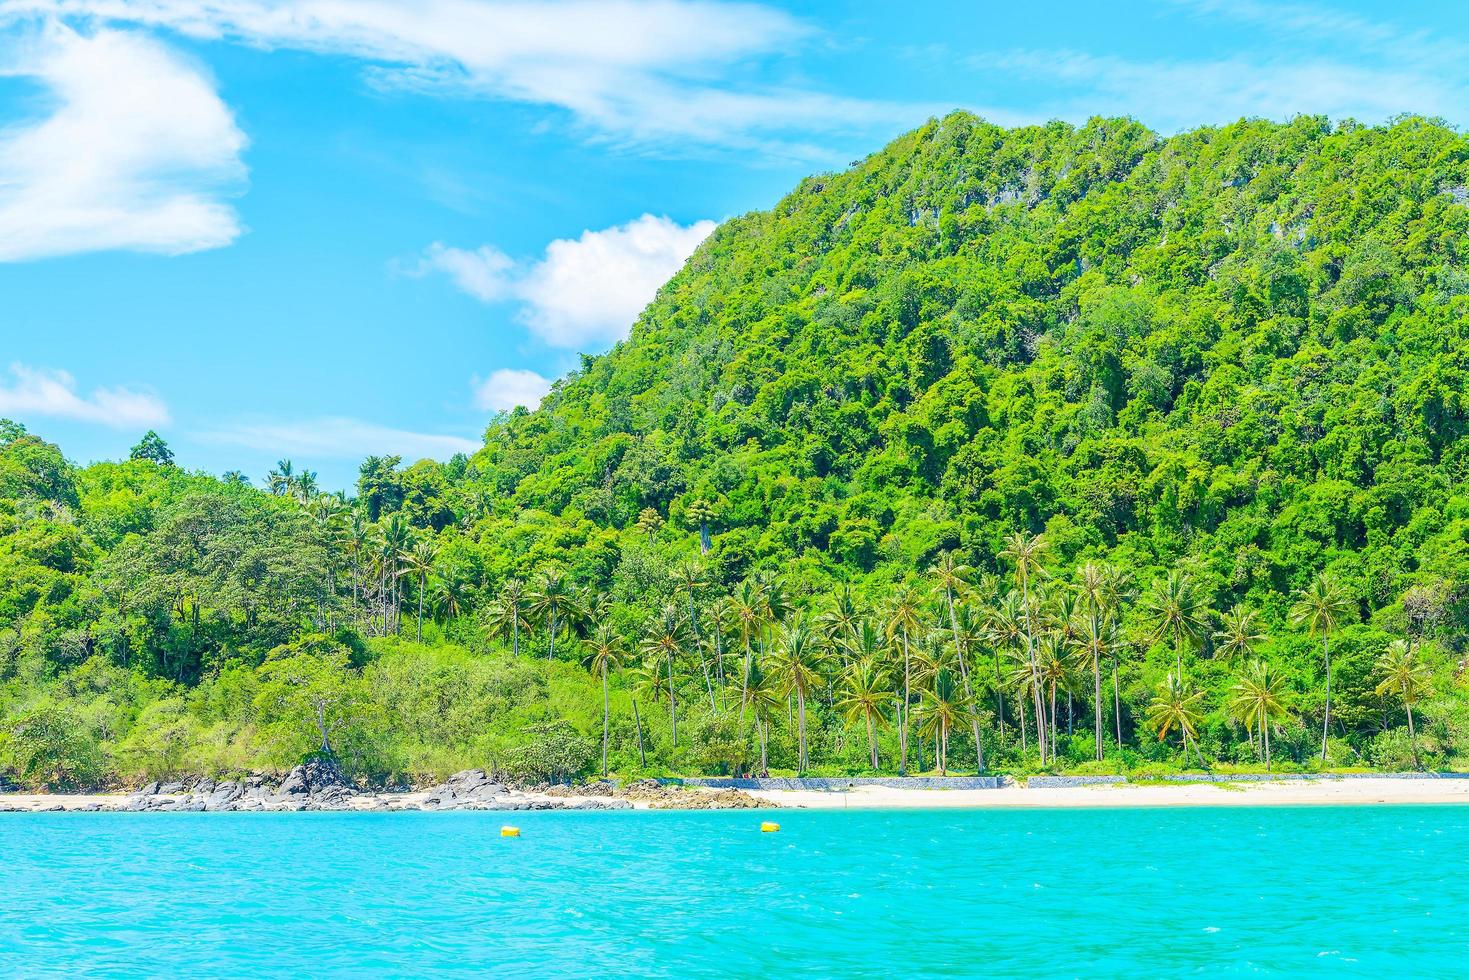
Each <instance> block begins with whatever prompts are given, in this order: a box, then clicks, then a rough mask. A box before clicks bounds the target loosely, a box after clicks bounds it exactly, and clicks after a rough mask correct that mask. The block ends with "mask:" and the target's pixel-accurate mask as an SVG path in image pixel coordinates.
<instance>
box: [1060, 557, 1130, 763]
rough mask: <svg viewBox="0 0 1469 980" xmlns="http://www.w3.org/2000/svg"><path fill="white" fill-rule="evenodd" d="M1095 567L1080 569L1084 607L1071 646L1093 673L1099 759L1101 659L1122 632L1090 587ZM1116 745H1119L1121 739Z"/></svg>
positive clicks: (1099, 756) (1111, 651) (1112, 650)
mask: <svg viewBox="0 0 1469 980" xmlns="http://www.w3.org/2000/svg"><path fill="white" fill-rule="evenodd" d="M1095 568H1096V566H1095V565H1087V566H1085V567H1084V568H1083V569H1082V585H1081V593H1082V600H1083V603H1082V604H1083V606H1084V608H1085V610H1086V611H1085V612H1084V613H1083V614H1082V617H1081V621H1080V623H1079V624H1078V628H1077V630H1076V634H1075V637H1074V638H1073V640H1072V649H1073V650H1075V651H1076V654H1077V656H1078V657H1079V658H1080V660H1081V663H1082V665H1083V666H1085V667H1086V668H1087V669H1089V670H1090V671H1091V674H1092V728H1093V730H1094V737H1095V741H1096V758H1097V761H1098V762H1100V761H1102V756H1103V751H1102V661H1103V660H1106V659H1107V658H1109V657H1111V656H1113V654H1114V653H1115V652H1116V649H1117V647H1118V645H1119V644H1120V643H1121V636H1120V631H1119V629H1118V626H1117V622H1116V620H1114V619H1113V618H1112V616H1111V613H1110V611H1109V610H1108V609H1107V607H1106V606H1104V605H1102V604H1101V603H1100V602H1099V601H1098V600H1097V598H1095V597H1094V594H1093V593H1092V592H1091V591H1090V585H1089V584H1088V578H1089V576H1088V570H1090V569H1095ZM1117 747H1118V748H1119V749H1120V748H1121V747H1122V745H1121V740H1120V739H1119V740H1118V746H1117Z"/></svg>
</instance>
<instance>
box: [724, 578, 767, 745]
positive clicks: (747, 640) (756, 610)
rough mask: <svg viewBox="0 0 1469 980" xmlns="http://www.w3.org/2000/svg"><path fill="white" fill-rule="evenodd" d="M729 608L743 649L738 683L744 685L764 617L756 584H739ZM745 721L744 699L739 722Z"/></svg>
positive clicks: (753, 657)
mask: <svg viewBox="0 0 1469 980" xmlns="http://www.w3.org/2000/svg"><path fill="white" fill-rule="evenodd" d="M730 607H731V608H732V610H733V611H734V618H735V623H736V628H737V629H738V630H739V634H740V643H741V644H742V645H743V646H744V648H745V667H744V669H743V670H742V671H740V683H741V684H744V682H745V680H746V678H748V677H749V676H750V665H751V664H752V663H754V660H755V646H754V644H755V637H756V636H757V635H758V634H759V633H760V627H761V623H762V622H763V621H764V616H765V597H764V595H763V592H762V590H761V588H760V586H759V584H758V583H756V582H754V581H751V580H750V579H746V580H745V581H743V582H741V583H740V587H739V589H737V590H736V591H735V594H734V596H732V597H731V598H730ZM744 720H745V699H744V697H743V696H742V697H741V698H740V721H744Z"/></svg>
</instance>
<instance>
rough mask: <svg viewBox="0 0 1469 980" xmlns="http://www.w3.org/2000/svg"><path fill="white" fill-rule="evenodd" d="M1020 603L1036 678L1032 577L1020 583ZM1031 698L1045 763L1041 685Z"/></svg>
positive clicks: (1029, 655)
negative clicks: (1032, 625)
mask: <svg viewBox="0 0 1469 980" xmlns="http://www.w3.org/2000/svg"><path fill="white" fill-rule="evenodd" d="M1020 602H1021V608H1022V611H1023V613H1024V614H1025V653H1026V656H1027V658H1028V659H1029V660H1030V676H1031V677H1032V678H1034V677H1036V676H1038V674H1039V672H1038V671H1037V670H1036V662H1035V635H1034V632H1033V631H1032V629H1031V625H1030V577H1029V576H1028V575H1027V576H1026V577H1025V578H1023V579H1022V580H1021V583H1020ZM1031 697H1032V699H1033V700H1034V701H1035V718H1036V722H1035V744H1036V745H1037V746H1038V747H1039V748H1040V750H1041V762H1042V763H1044V762H1045V761H1046V725H1045V715H1046V709H1045V704H1044V702H1043V701H1042V699H1041V686H1040V685H1039V684H1032V685H1031Z"/></svg>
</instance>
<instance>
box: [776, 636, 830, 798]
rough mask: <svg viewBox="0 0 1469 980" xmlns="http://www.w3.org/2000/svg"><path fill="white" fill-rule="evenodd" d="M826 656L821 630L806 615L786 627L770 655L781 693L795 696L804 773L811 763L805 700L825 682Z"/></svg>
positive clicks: (798, 748)
mask: <svg viewBox="0 0 1469 980" xmlns="http://www.w3.org/2000/svg"><path fill="white" fill-rule="evenodd" d="M824 659H825V651H824V650H823V649H822V645H821V633H820V632H819V631H818V630H816V628H815V627H813V626H812V625H811V623H810V622H809V621H808V620H806V619H805V618H804V617H803V618H798V619H795V620H793V621H792V622H791V624H790V625H789V626H788V627H786V629H785V632H784V633H783V634H782V635H781V638H780V640H779V642H777V643H776V645H775V649H774V651H773V652H772V653H771V657H770V668H771V672H772V673H773V674H774V675H775V678H776V681H777V683H779V684H780V687H781V690H782V692H783V693H785V694H786V695H791V694H794V695H795V696H796V718H797V729H796V767H797V770H798V771H799V772H802V773H804V772H805V771H806V770H807V769H808V768H810V764H811V760H810V757H809V755H808V753H807V751H806V699H807V698H808V697H810V696H811V692H812V691H813V690H815V689H816V688H817V687H819V686H820V685H821V683H822V674H821V666H822V661H823V660H824Z"/></svg>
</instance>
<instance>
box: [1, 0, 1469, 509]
mask: <svg viewBox="0 0 1469 980" xmlns="http://www.w3.org/2000/svg"><path fill="white" fill-rule="evenodd" d="M1461 21H1462V8H1461V7H1460V5H1458V4H1451V3H1447V2H1443V3H1439V2H1432V3H1430V2H1413V0H1400V2H1395V3H1378V2H1371V3H1369V2H1357V3H1335V4H1330V5H1327V4H1317V5H1311V4H1299V5H1296V4H1274V3H1267V2H1264V0H1255V2H1251V0H1237V2H1226V0H1155V2H1135V3H1118V4H1103V3H1095V2H1088V3H1071V2H1059V0H1052V2H1050V3H1046V4H1016V3H1014V2H1013V0H1009V2H1005V3H995V2H988V0H967V2H956V3H939V2H931V3H925V2H918V0H915V2H910V3H905V4H901V5H897V4H878V3H870V2H824V3H805V4H785V5H782V4H776V3H724V2H718V0H704V2H683V0H658V2H634V0H618V2H581V3H559V2H539V3H500V2H493V0H421V2H417V3H395V2H389V0H355V2H352V3H342V2H331V0H190V2H185V0H147V2H128V0H4V2H3V3H0V416H9V417H12V418H16V419H18V420H20V421H22V422H24V423H25V424H26V425H28V426H29V427H30V428H31V429H32V430H33V431H36V432H38V433H40V434H42V435H44V436H46V437H47V438H49V439H52V440H55V441H58V442H60V443H61V445H62V446H63V448H64V449H65V450H66V451H67V453H68V455H69V456H71V457H72V458H74V459H77V460H79V461H83V462H85V461H88V460H92V459H105V458H115V457H119V456H122V455H125V454H126V452H127V448H128V447H129V446H130V445H131V444H132V443H133V442H135V441H136V440H137V438H138V436H139V435H140V434H141V433H142V432H143V431H144V430H146V429H149V428H156V429H157V430H158V431H159V432H161V433H162V434H163V435H164V436H165V437H166V438H167V439H168V440H169V442H170V444H171V445H172V446H173V447H174V449H175V451H176V453H177V455H178V458H179V462H180V463H181V464H182V465H185V466H187V467H190V468H199V469H206V470H209V471H213V472H222V471H224V470H228V469H239V470H243V471H244V472H245V473H247V474H248V475H250V476H251V477H252V478H254V479H255V480H256V481H257V482H259V481H260V479H261V478H262V477H263V475H264V474H265V472H266V471H267V470H268V469H269V468H270V466H271V465H272V464H273V463H274V461H275V460H276V459H278V458H281V457H289V458H291V459H292V460H293V461H294V462H295V464H296V466H297V467H298V468H301V467H305V468H309V469H314V470H317V471H318V472H319V473H320V476H321V481H322V484H323V485H324V486H327V487H347V486H350V484H351V482H352V480H353V479H354V476H355V472H356V465H357V462H358V460H360V458H361V457H362V456H363V455H366V454H367V453H370V452H379V453H381V452H394V453H400V454H402V455H403V456H405V457H406V458H408V459H413V458H418V457H420V456H424V455H431V456H436V457H439V458H444V457H446V456H448V455H449V454H451V453H453V452H454V451H456V449H459V448H471V447H473V446H474V445H476V444H477V443H478V441H479V439H480V435H481V433H482V432H483V429H484V427H485V425H486V423H487V422H488V421H489V420H490V419H491V418H492V417H493V416H494V414H495V412H496V411H499V410H501V409H504V408H506V407H508V406H510V405H513V404H517V403H527V404H532V405H533V404H535V402H536V400H537V398H538V397H539V394H540V393H541V392H542V391H543V390H544V387H545V385H546V384H547V383H548V379H552V378H554V377H556V376H557V375H558V374H560V373H562V372H564V371H565V370H567V369H569V368H570V367H571V366H572V365H574V364H575V363H576V361H577V356H576V355H577V353H578V352H579V351H600V350H604V349H606V348H607V347H608V346H609V345H610V344H611V343H613V342H614V341H615V340H616V339H617V338H618V337H621V336H625V334H626V330H627V328H628V326H629V324H630V323H631V321H632V319H633V318H634V317H635V316H636V313H637V310H638V309H639V308H640V307H641V306H642V305H643V304H644V303H645V302H646V301H647V300H648V299H650V298H651V296H652V293H653V291H654V290H655V289H656V288H657V285H658V284H659V282H661V281H662V280H664V279H666V277H667V276H668V275H670V274H671V273H672V271H674V270H675V269H676V268H677V267H678V265H679V264H680V262H681V261H682V259H683V258H684V257H685V256H686V255H687V254H688V252H689V251H690V250H691V249H692V248H693V247H694V245H695V244H697V242H698V241H699V240H700V239H701V238H702V237H703V236H704V235H705V234H707V232H708V230H709V229H710V228H711V227H712V224H710V223H711V222H717V221H719V220H721V219H723V218H726V217H729V216H731V215H735V214H739V213H741V212H744V211H749V210H752V209H757V208H763V207H768V206H769V205H771V204H772V203H773V202H774V201H775V200H776V199H777V198H778V197H779V196H780V195H781V194H782V193H784V192H785V191H786V190H787V189H789V188H790V187H791V186H792V185H793V184H794V183H795V182H796V181H797V180H798V179H799V178H800V177H802V176H804V175H805V174H808V173H812V172H815V171H820V170H829V169H835V168H840V167H842V166H844V165H845V164H846V163H847V162H848V161H850V160H852V159H854V158H856V157H859V156H862V155H865V154H866V153H868V152H870V151H871V150H873V149H876V148H877V147H879V146H881V145H882V144H883V143H884V142H886V141H887V140H888V139H890V138H892V137H893V136H895V135H897V134H898V133H900V132H903V131H904V130H907V129H910V128H912V127H914V126H917V125H920V124H921V123H922V122H923V121H924V119H925V118H927V117H928V116H930V115H934V114H939V113H942V112H945V111H947V110H949V109H952V108H966V109H970V110H972V111H975V112H978V113H980V114H982V115H985V116H987V117H989V118H991V119H993V120H994V121H996V122H1000V123H1004V124H1022V123H1028V122H1037V121H1045V120H1047V119H1052V118H1062V119H1067V120H1072V121H1081V120H1084V119H1086V118H1087V117H1088V116H1091V115H1095V114H1104V115H1132V116H1135V117H1136V118H1138V119H1141V120H1142V121H1143V122H1145V123H1147V124H1148V125H1150V126H1152V127H1154V128H1155V129H1158V130H1160V131H1162V132H1165V133H1166V132H1173V131H1176V130H1179V129H1183V128H1187V127H1191V126H1194V125H1199V124H1205V123H1220V122H1227V121H1230V120H1233V119H1236V118H1239V117H1240V116H1243V115H1249V116H1265V117H1269V118H1277V119H1280V118H1288V117H1289V116H1291V115H1293V114H1295V113H1298V112H1321V113H1327V114H1330V115H1332V116H1334V117H1342V116H1348V115H1350V116H1353V117H1356V118H1358V119H1362V120H1366V121H1378V120H1382V119H1385V118H1388V117H1390V116H1392V115H1394V114H1397V113H1400V112H1408V111H1412V112H1422V113H1426V114H1430V115H1439V116H1442V117H1443V118H1445V119H1447V120H1449V121H1450V122H1452V123H1454V124H1456V125H1460V124H1463V123H1464V122H1465V115H1466V113H1465V96H1466V92H1469V58H1466V54H1469V32H1466V30H1465V29H1464V28H1463V26H1462V25H1461Z"/></svg>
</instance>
